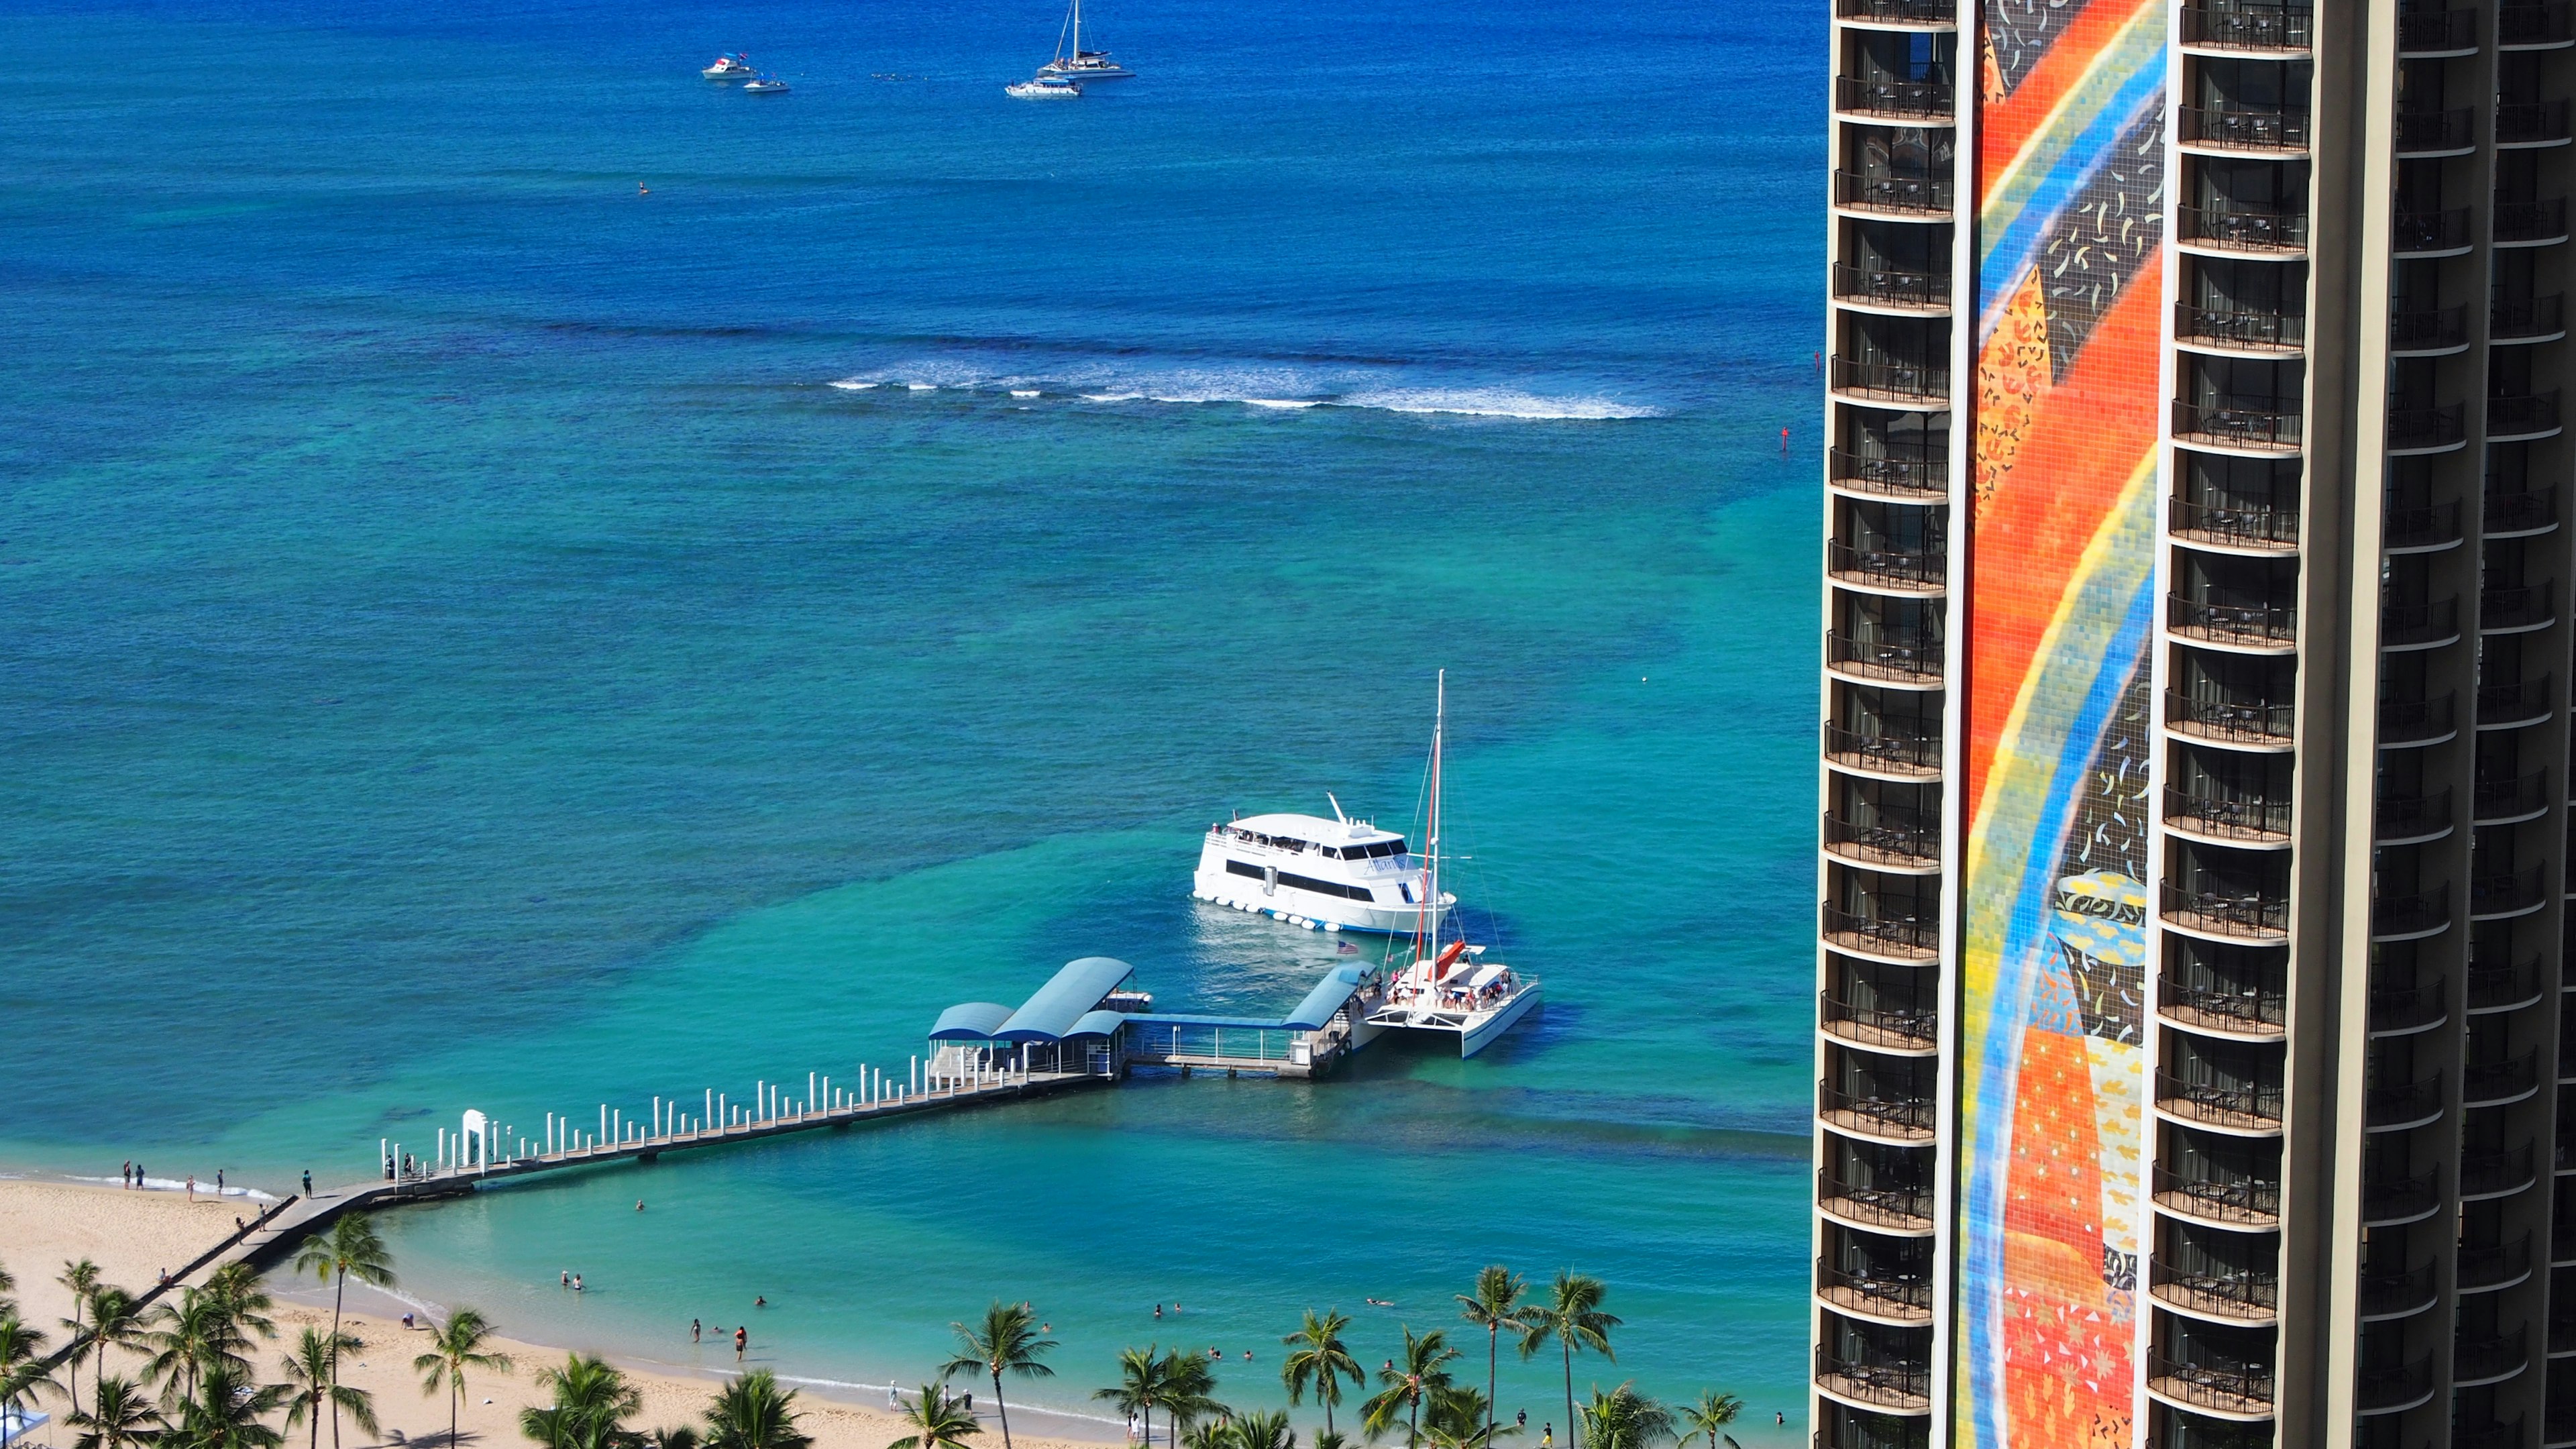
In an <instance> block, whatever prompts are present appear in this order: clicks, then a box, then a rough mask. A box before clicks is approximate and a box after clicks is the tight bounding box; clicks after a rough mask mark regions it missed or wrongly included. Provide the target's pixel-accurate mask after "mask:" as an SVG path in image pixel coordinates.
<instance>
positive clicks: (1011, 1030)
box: [993, 956, 1136, 1041]
mask: <svg viewBox="0 0 2576 1449" xmlns="http://www.w3.org/2000/svg"><path fill="white" fill-rule="evenodd" d="M1135 974H1136V968H1135V967H1133V966H1130V965H1128V964H1127V963H1126V962H1124V961H1121V960H1119V959H1117V958H1116V957H1114V956H1085V957H1083V958H1082V959H1080V960H1078V961H1067V962H1066V963H1064V969H1063V970H1061V971H1058V972H1056V973H1055V977H1054V979H1052V980H1050V981H1048V982H1047V984H1046V985H1044V986H1041V987H1039V988H1038V991H1037V995H1035V996H1032V997H1030V998H1029V999H1028V1002H1027V1004H1025V1005H1023V1006H1022V1007H1021V1008H1020V1009H1019V1010H1017V1011H1015V1012H1012V1013H1011V1019H1010V1020H1008V1021H1005V1022H1003V1023H1002V1024H1001V1026H1000V1029H999V1030H997V1031H995V1032H994V1033H993V1040H995V1041H1062V1040H1063V1039H1065V1038H1066V1037H1068V1036H1071V1035H1073V1034H1074V1024H1075V1023H1076V1022H1079V1021H1080V1020H1082V1018H1083V1017H1084V1016H1086V1015H1088V1014H1089V1013H1090V1012H1091V1010H1092V1009H1093V1008H1094V1007H1097V1006H1098V1005H1100V999H1101V998H1102V997H1104V996H1107V995H1108V994H1109V993H1110V992H1112V991H1115V990H1117V989H1118V983H1120V982H1122V981H1124V980H1126V979H1127V978H1128V977H1130V976H1133V975H1135Z"/></svg>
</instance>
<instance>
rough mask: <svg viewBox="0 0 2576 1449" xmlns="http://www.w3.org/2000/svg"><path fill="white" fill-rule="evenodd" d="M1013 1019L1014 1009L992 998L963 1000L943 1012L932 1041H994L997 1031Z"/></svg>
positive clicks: (934, 1028)
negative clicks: (1004, 1023) (988, 999)
mask: <svg viewBox="0 0 2576 1449" xmlns="http://www.w3.org/2000/svg"><path fill="white" fill-rule="evenodd" d="M1010 1019H1011V1009H1010V1008H1009V1007H1007V1006H1003V1005H1000V1004H998V1003H995V1002H990V1001H962V1002H959V1003H958V1004H957V1005H955V1006H952V1007H950V1008H948V1009H947V1010H946V1011H943V1012H941V1013H939V1024H938V1025H937V1026H934V1027H932V1028H931V1029H930V1039H931V1040H932V1041H994V1040H997V1038H996V1037H995V1036H994V1033H995V1032H998V1031H1000V1030H1001V1029H1002V1023H1003V1022H1006V1021H1008V1020H1010Z"/></svg>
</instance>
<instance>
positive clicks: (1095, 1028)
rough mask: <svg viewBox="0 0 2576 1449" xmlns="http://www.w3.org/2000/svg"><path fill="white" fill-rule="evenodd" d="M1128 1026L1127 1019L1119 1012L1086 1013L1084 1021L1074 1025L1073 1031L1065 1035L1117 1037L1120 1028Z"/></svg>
mask: <svg viewBox="0 0 2576 1449" xmlns="http://www.w3.org/2000/svg"><path fill="white" fill-rule="evenodd" d="M1126 1024H1127V1018H1126V1017H1125V1016H1124V1015H1123V1014H1121V1013H1119V1012H1115V1011H1086V1012H1084V1013H1083V1014H1082V1019H1081V1020H1080V1021H1077V1022H1075V1023H1074V1024H1073V1030H1071V1031H1069V1032H1066V1033H1065V1035H1066V1036H1116V1035H1117V1034H1118V1028H1120V1027H1122V1026H1125V1025H1126Z"/></svg>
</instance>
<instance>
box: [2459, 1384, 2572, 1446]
mask: <svg viewBox="0 0 2576 1449" xmlns="http://www.w3.org/2000/svg"><path fill="white" fill-rule="evenodd" d="M2451 1377H2452V1378H2453V1380H2455V1381H2456V1380H2458V1379H2459V1378H2460V1374H2459V1371H2458V1369H2457V1368H2456V1366H2455V1367H2454V1368H2453V1370H2452V1373H2451ZM2499 1377H2510V1375H2499ZM2529 1422H2530V1416H2528V1415H2525V1414H2516V1415H2514V1416H2513V1417H2512V1418H2511V1419H2489V1420H2488V1421H2487V1422H2485V1423H2483V1424H2479V1423H2473V1422H2463V1423H2460V1424H2457V1425H2455V1426H2453V1428H2452V1430H2451V1449H2522V1446H2523V1445H2524V1444H2525V1443H2528V1442H2529V1441H2528V1440H2526V1439H2525V1438H2524V1437H2523V1432H2522V1430H2523V1426H2524V1425H2526V1424H2528V1423H2529ZM2542 1422H2543V1423H2546V1422H2547V1421H2546V1420H2543V1421H2542ZM2546 1442H2549V1443H2553V1444H2554V1443H2556V1442H2557V1441H2556V1440H2555V1439H2548V1440H2547V1441H2546Z"/></svg>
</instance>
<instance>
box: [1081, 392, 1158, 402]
mask: <svg viewBox="0 0 2576 1449" xmlns="http://www.w3.org/2000/svg"><path fill="white" fill-rule="evenodd" d="M1141 397H1143V394H1141V393H1132V392H1087V393H1084V394H1083V395H1082V400H1083V401H1084V402H1135V401H1138V400H1139V399H1140V398H1141Z"/></svg>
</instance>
